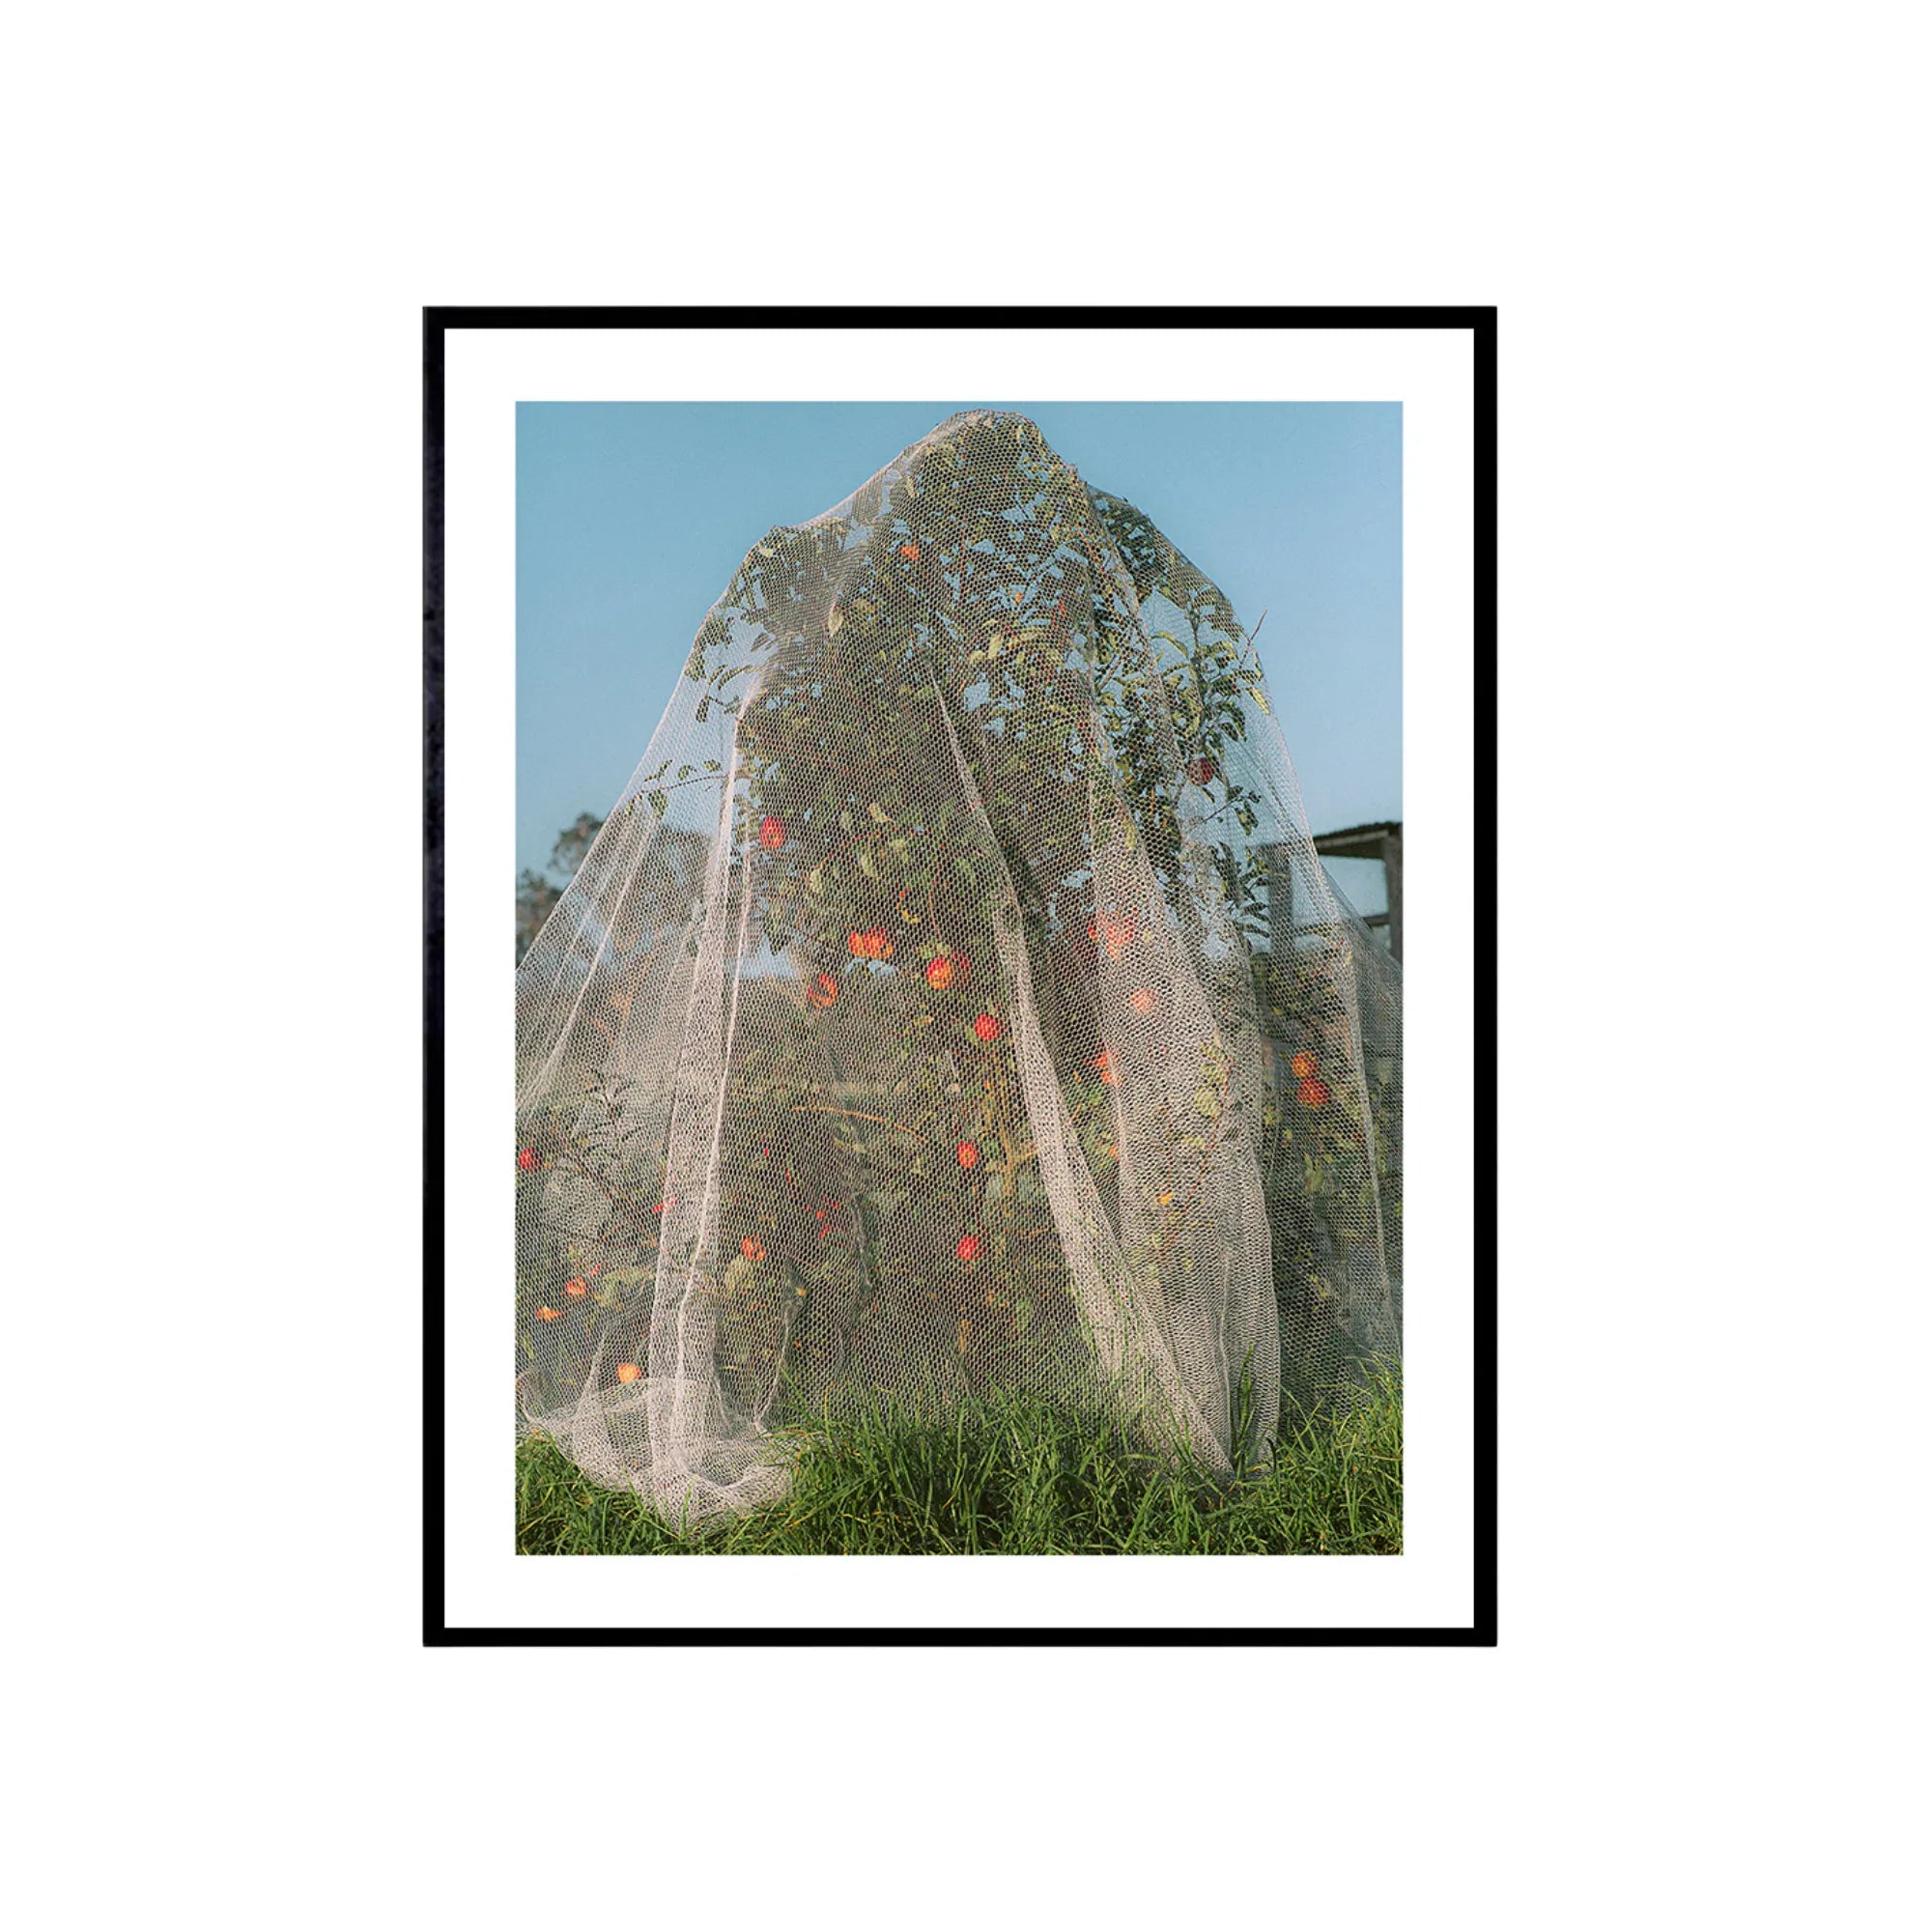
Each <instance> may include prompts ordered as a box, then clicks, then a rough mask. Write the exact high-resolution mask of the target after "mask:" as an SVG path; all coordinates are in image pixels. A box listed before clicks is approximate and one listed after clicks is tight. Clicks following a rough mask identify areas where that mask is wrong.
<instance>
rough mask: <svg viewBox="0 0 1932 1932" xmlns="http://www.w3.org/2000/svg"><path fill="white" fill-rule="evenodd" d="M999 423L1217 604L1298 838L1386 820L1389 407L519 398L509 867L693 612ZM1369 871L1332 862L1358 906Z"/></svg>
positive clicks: (542, 829) (590, 802) (616, 764)
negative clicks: (1145, 524)
mask: <svg viewBox="0 0 1932 1932" xmlns="http://www.w3.org/2000/svg"><path fill="white" fill-rule="evenodd" d="M974 408H989V409H1006V410H1018V411H1021V412H1024V413H1025V414H1027V415H1030V416H1032V417H1033V419H1034V420H1035V421H1036V422H1037V423H1038V425H1039V427H1040V429H1041V431H1042V433H1043V434H1044V435H1045V437H1046V440H1048V441H1049V442H1050V443H1052V445H1053V446H1054V448H1055V449H1057V450H1058V451H1059V452H1060V454H1061V455H1062V456H1063V457H1064V458H1065V460H1066V461H1067V462H1069V463H1071V464H1072V465H1073V467H1074V468H1075V469H1077V470H1078V471H1079V472H1080V474H1081V476H1082V478H1083V479H1084V480H1085V481H1087V482H1088V483H1091V484H1095V485H1097V486H1098V487H1099V488H1101V489H1103V490H1107V491H1110V492H1112V493H1113V494H1114V495H1116V496H1121V497H1127V498H1128V499H1129V500H1130V501H1132V502H1133V503H1135V504H1137V505H1138V506H1139V507H1140V508H1141V509H1143V510H1145V511H1146V512H1147V513H1148V515H1150V516H1151V518H1152V519H1153V520H1154V522H1155V523H1156V524H1158V525H1159V526H1160V527H1161V529H1162V530H1163V531H1165V532H1166V534H1167V535H1168V537H1169V538H1171V539H1172V540H1173V542H1174V543H1175V544H1177V545H1178V546H1179V548H1180V549H1181V550H1182V551H1183V552H1184V553H1185V554H1187V555H1188V556H1189V557H1191V558H1192V559H1193V561H1194V562H1195V563H1196V564H1198V565H1199V566H1200V567H1201V568H1202V569H1203V570H1205V571H1206V572H1207V573H1208V576H1209V577H1211V578H1213V579H1214V581H1215V582H1217V583H1219V584H1220V586H1221V587H1222V589H1223V590H1225V591H1226V592H1227V593H1228V595H1229V596H1230V597H1231V598H1232V599H1233V600H1234V605H1235V609H1236V611H1237V612H1238V613H1239V615H1240V617H1241V620H1242V622H1243V623H1245V624H1246V625H1247V626H1248V628H1249V629H1250V630H1252V629H1253V628H1254V625H1255V624H1256V622H1257V620H1259V619H1260V617H1261V614H1262V612H1263V611H1266V612H1267V621H1266V623H1265V624H1264V626H1263V627H1262V631H1261V635H1260V638H1259V639H1257V643H1256V648H1257V650H1258V651H1259V653H1260V656H1261V660H1262V665H1263V668H1264V670H1265V672H1266V674H1267V679H1268V685H1269V689H1270V691H1271V692H1272V693H1273V695H1274V697H1275V700H1276V703H1277V706H1278V708H1279V715H1280V718H1281V722H1282V728H1283V731H1284V733H1285V735H1286V737H1287V740H1288V750H1289V755H1290V757H1291V758H1292V759H1293V762H1294V767H1295V772H1296V775H1297V777H1298V778H1299V780H1300V781H1301V788H1302V795H1303V797H1304V799H1305V800H1306V801H1307V806H1308V815H1309V823H1310V825H1311V826H1312V827H1313V829H1314V830H1315V831H1317V832H1324V831H1329V830H1332V829H1335V828H1337V827H1340V826H1344V825H1354V824H1359V823H1361V822H1362V821H1364V820H1368V819H1378V818H1400V817H1401V816H1402V411H1401V405H1400V404H1397V403H1050V402H1047V403H1043V402H1009V401H1000V400H997V399H989V398H970V399H967V400H963V401H953V402H925V403H520V404H518V406H517V855H516V857H517V865H518V866H519V867H526V866H527V867H532V868H540V867H542V866H543V864H544V862H545V861H546V860H547V859H548V857H549V855H550V849H551V846H552V844H553V843H554V841H555V838H556V835H557V833H558V831H559V830H560V829H561V828H562V827H563V826H565V825H567V824H569V823H570V822H571V821H572V820H573V819H575V818H576V816H577V814H578V813H579V812H580V811H591V812H595V813H597V814H599V815H602V814H603V813H604V812H605V811H607V810H609V809H610V807H611V803H612V802H613V801H614V800H615V799H616V798H617V797H618V795H619V794H620V792H621V791H622V790H623V787H624V781H625V780H626V779H628V778H629V777H630V775H631V772H632V770H633V769H634V768H635V766H636V765H637V762H638V760H639V758H640V757H641V756H642V755H643V751H644V747H645V745H646V744H647V743H648V742H649V740H650V735H651V732H652V731H653V730H654V729H655V728H656V726H657V722H658V719H659V717H660V716H661V714H662V713H663V711H664V707H665V705H666V703H667V701H668V699H669V697H670V694H671V688H672V686H673V685H674V684H675V682H676V680H677V677H678V673H679V671H680V670H681V669H682V668H683V665H684V661H685V657H686V655H687V653H688V652H689V650H690V646H691V639H692V637H693V635H694V633H695V632H696V629H697V626H698V624H699V623H700V621H701V620H702V619H703V616H704V613H705V611H707V610H708V609H709V608H710V606H711V604H712V602H713V601H714V600H715V599H716V598H717V597H718V596H719V595H720V594H721V593H722V592H723V591H724V589H725V585H726V584H727V583H728V582H730V581H731V578H732V576H733V574H734V573H735V571H736V570H737V567H738V563H739V560H740V558H742V557H743V555H744V554H745V553H746V552H747V551H748V550H749V549H750V548H751V547H752V545H753V543H755V542H756V541H757V540H758V538H759V537H761V536H763V535H764V533H765V531H766V530H767V529H769V528H770V527H771V526H772V525H774V524H795V523H799V522H802V521H803V520H804V519H806V518H808V517H815V516H816V515H818V513H819V512H820V511H821V510H824V509H828V508H829V507H830V506H831V505H832V504H834V503H836V502H838V500H839V498H841V497H845V496H848V495H849V494H850V493H851V492H852V491H853V490H855V489H857V488H858V486H859V485H860V484H861V483H863V482H864V481H865V480H866V479H867V477H868V476H870V475H871V474H872V472H873V471H874V470H875V469H879V468H880V467H881V466H882V465H884V464H886V463H888V462H890V461H891V460H892V458H893V457H895V456H896V455H897V454H898V452H899V451H900V450H901V449H902V448H904V447H905V445H906V444H907V443H909V442H913V441H916V440H918V439H919V438H920V437H922V436H923V435H924V434H925V432H926V431H927V430H929V429H931V428H932V427H933V425H934V424H935V423H938V422H941V421H943V420H944V419H945V418H946V417H947V416H949V415H952V413H953V412H955V411H957V410H962V409H974ZM1372 873H1373V868H1370V867H1362V868H1361V874H1360V876H1359V877H1358V876H1357V871H1356V868H1355V867H1346V868H1337V877H1338V878H1339V879H1340V881H1341V883H1342V885H1343V888H1344V890H1345V891H1347V892H1348V893H1349V894H1350V896H1351V897H1354V898H1355V899H1356V903H1357V904H1358V905H1360V906H1361V908H1362V909H1363V910H1364V911H1370V910H1374V909H1376V907H1377V905H1378V897H1379V895H1377V894H1374V893H1370V892H1367V891H1364V890H1362V888H1363V887H1364V886H1365V885H1366V883H1367V880H1368V878H1369V877H1370V876H1371V875H1372Z"/></svg>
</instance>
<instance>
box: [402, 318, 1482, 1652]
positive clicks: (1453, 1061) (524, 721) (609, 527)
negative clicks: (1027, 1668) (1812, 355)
mask: <svg viewBox="0 0 1932 1932" xmlns="http://www.w3.org/2000/svg"><path fill="white" fill-rule="evenodd" d="M1495 358H1496V339H1495V313H1494V311H1493V310H1491V309H1363V310H1343V309H1259V308H1257V309H1239V308H1231V309H1199V310H1193V309H1151V310H1131V309H1105V310H1085V309H1038V310H999V309H975V310H936V309H934V310H923V309H912V310H893V309H870V310H849V311H848V310H838V309H809V310H783V309H765V310H759V309H719V310H702V309H648V310H627V309H593V310H573V309H504V310H493V309H460V308H432V309H428V310H426V311H425V315H424V628H425V663H424V675H425V689H424V698H425V808H424V824H425V853H424V859H425V870H424V883H425V898H424V1075H425V1149H424V1159H425V1187H424V1216H425V1218H424V1321H425V1343H426V1346H425V1350H424V1361H425V1387H424V1418H425V1419H424V1482H425V1490H424V1525H425V1529H424V1535H425V1548H424V1577H425V1596H424V1635H425V1641H426V1642H427V1643H429V1644H431V1645H475V1644H647V1643H677V1644H744V1643H809V1644H824V1643H847V1644H881V1643H885V1644H937V1643H952V1644H959V1643H991V1644H1012V1643H1025V1644H1067V1643H1080V1644H1189V1643H1255V1644H1263V1643H1265V1644H1324V1645H1334V1644H1435V1645H1446V1644H1457V1645H1485V1644H1492V1643H1494V1642H1495V1640H1496V1601H1495V1579H1496V1548H1495V1494H1496V1473H1495V1432H1496V1412H1495V1228H1494V1193H1495V1168H1494V1161H1495V1089H1494V1079H1495V1070H1494V1052H1495V1049H1494V1030H1493V1014H1494V1003H1495V960H1494V948H1493V931H1494V892H1495V885H1494V863H1495V859H1494V842H1495V837H1494V809H1495V754H1494V667H1495V566H1494V557H1495V495H1496V477H1495V408H1496V404H1495ZM513 886H514V895H513V891H512V888H513ZM513 896H514V925H515V934H514V937H515V949H514V954H513V952H512V946H511V939H512V933H511V930H510V928H511V925H512V910H513V908H512V899H513ZM1411 1282H1413V1283H1414V1284H1415V1286H1416V1288H1417V1293H1416V1295H1415V1297H1414V1299H1413V1300H1412V1301H1411V1300H1410V1299H1409V1298H1408V1296H1407V1293H1406V1289H1407V1286H1408V1285H1409V1284H1410V1283H1411ZM564 1556H584V1557H591V1558H602V1559H607V1560H594V1561H588V1562H562V1561H557V1560H554V1559H556V1558H559V1557H564ZM912 1557H919V1558H931V1559H943V1560H928V1561H907V1560H905V1559H907V1558H912ZM624 1558H628V1559H632V1560H616V1559H624ZM673 1559H679V1560H673ZM684 1559H696V1560H684ZM1016 1559H1030V1560H1016Z"/></svg>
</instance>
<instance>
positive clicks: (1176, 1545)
mask: <svg viewBox="0 0 1932 1932" xmlns="http://www.w3.org/2000/svg"><path fill="white" fill-rule="evenodd" d="M798 1440H799V1456H798V1473H797V1477H796V1480H795V1482H794V1483H793V1486H792V1490H791V1492H790V1494H789V1495H788V1496H787V1497H786V1498H785V1500H784V1501H783V1502H782V1503H779V1504H776V1505H774V1506H773V1507H771V1508H769V1509H765V1510H761V1511H758V1512H757V1513H755V1514H753V1515H751V1516H747V1517H743V1518H740V1519H737V1520H732V1521H730V1522H729V1523H728V1524H726V1525H725V1526H723V1527H722V1528H719V1529H717V1530H716V1531H714V1532H713V1533H712V1534H710V1535H708V1536H704V1537H701V1538H698V1537H689V1538H688V1537H683V1536H680V1535H678V1534H677V1533H676V1532H675V1531H674V1530H672V1529H670V1528H668V1526H667V1525H666V1524H665V1523H664V1522H663V1521H661V1520H659V1519H658V1518H657V1517H656V1516H654V1515H653V1514H652V1513H651V1511H650V1509H649V1508H648V1506H647V1505H646V1504H645V1503H644V1501H643V1499H642V1498H641V1497H639V1496H638V1495H636V1494H633V1493H631V1492H625V1491H615V1490H604V1489H599V1488H596V1487H595V1486H594V1485H592V1484H590V1483H588V1482H586V1481H585V1480H584V1478H583V1476H582V1473H581V1472H580V1471H579V1470H578V1469H577V1468H576V1467H575V1465H574V1464H572V1463H570V1462H569V1461H568V1460H567V1459H566V1458H565V1457H563V1456H562V1455H561V1454H560V1453H559V1452H558V1451H557V1450H556V1449H555V1448H554V1446H553V1445H552V1444H551V1443H549V1442H548V1441H546V1440H543V1439H541V1438H538V1437H529V1438H526V1440H525V1441H524V1442H523V1443H522V1444H521V1445H520V1446H519V1448H518V1451H517V1548H518V1551H519V1552H520V1553H521V1554H524V1555H544V1556H660V1555H662V1556H673V1555H697V1554H704V1555H732V1554H738V1555H745V1554H764V1555H781V1554H788V1555H853V1556H863V1555H902V1556H926V1555H970V1554H975V1553H1002V1554H1007V1555H1159V1554H1169V1555H1177V1554H1194V1555H1242V1554H1251V1555H1314V1554H1324V1555H1337V1556H1349V1555H1393V1554H1396V1553H1398V1552H1399V1551H1400V1550H1401V1548H1402V1389H1401V1385H1400V1383H1399V1382H1398V1381H1397V1379H1396V1378H1395V1377H1394V1376H1392V1375H1378V1376H1377V1377H1375V1378H1372V1380H1371V1382H1370V1384H1369V1386H1368V1388H1367V1389H1366V1390H1365V1392H1364V1397H1363V1400H1362V1401H1361V1403H1360V1404H1359V1405H1358V1406H1353V1407H1350V1408H1348V1409H1345V1410H1342V1411H1339V1412H1337V1413H1334V1414H1329V1415H1324V1416H1321V1417H1319V1418H1316V1419H1314V1420H1311V1421H1308V1422H1306V1423H1303V1424H1302V1425H1301V1426H1300V1427H1299V1428H1298V1429H1297V1430H1295V1431H1294V1432H1293V1433H1291V1434H1289V1435H1286V1436H1285V1437H1284V1438H1283V1439H1282V1440H1281V1441H1280V1442H1278V1443H1277V1445H1276V1448H1275V1452H1274V1455H1273V1457H1272V1459H1271V1460H1270V1461H1267V1462H1265V1463H1264V1464H1263V1466H1262V1467H1261V1468H1259V1469H1258V1470H1256V1471H1254V1472H1252V1473H1251V1474H1250V1476H1249V1477H1248V1478H1247V1479H1246V1480H1244V1481H1238V1482H1232V1483H1230V1482H1225V1481H1223V1482H1219V1483H1217V1482H1214V1481H1211V1480H1209V1479H1208V1478H1207V1477H1206V1476H1205V1475H1204V1474H1203V1473H1202V1472H1200V1471H1199V1470H1197V1469H1194V1468H1191V1467H1189V1466H1188V1465H1187V1464H1186V1463H1178V1462H1177V1461H1176V1460H1175V1459H1174V1458H1173V1457H1172V1456H1166V1455H1162V1454H1159V1453H1157V1452H1155V1451H1153V1450H1151V1449H1150V1448H1147V1447H1146V1446H1143V1445H1138V1444H1136V1442H1135V1441H1134V1440H1133V1439H1132V1438H1131V1437H1130V1436H1129V1435H1126V1434H1125V1433H1124V1432H1123V1431H1122V1430H1121V1429H1119V1428H1118V1427H1117V1426H1115V1425H1113V1424H1110V1423H1106V1422H1102V1421H1099V1420H1096V1419H1095V1418H1094V1417H1091V1416H1081V1415H1077V1414H1071V1413H1068V1412H1067V1411H1065V1410H1062V1409H1057V1408H1053V1407H1050V1406H1046V1405H1044V1404H1041V1403H1037V1402H1029V1401H1021V1400H1017V1399H998V1400H991V1401H986V1402H981V1403H980V1404H977V1405H975V1406H972V1407H970V1408H966V1409H962V1410H960V1411H959V1412H958V1413H956V1414H954V1415H952V1416H951V1417H948V1418H946V1419H944V1420H934V1419H930V1418H922V1417H920V1416H917V1415H914V1414H912V1413H910V1412H908V1411H905V1410H895V1409H892V1408H888V1409H885V1410H883V1411H874V1412H871V1413H868V1414H852V1415H845V1416H838V1415H833V1416H829V1417H827V1418H826V1419H825V1420H824V1421H822V1422H821V1423H820V1424H819V1425H818V1426H817V1428H816V1429H815V1430H814V1432H813V1434H812V1435H811V1436H810V1437H807V1436H805V1435H802V1434H801V1435H800V1436H799V1437H798Z"/></svg>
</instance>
